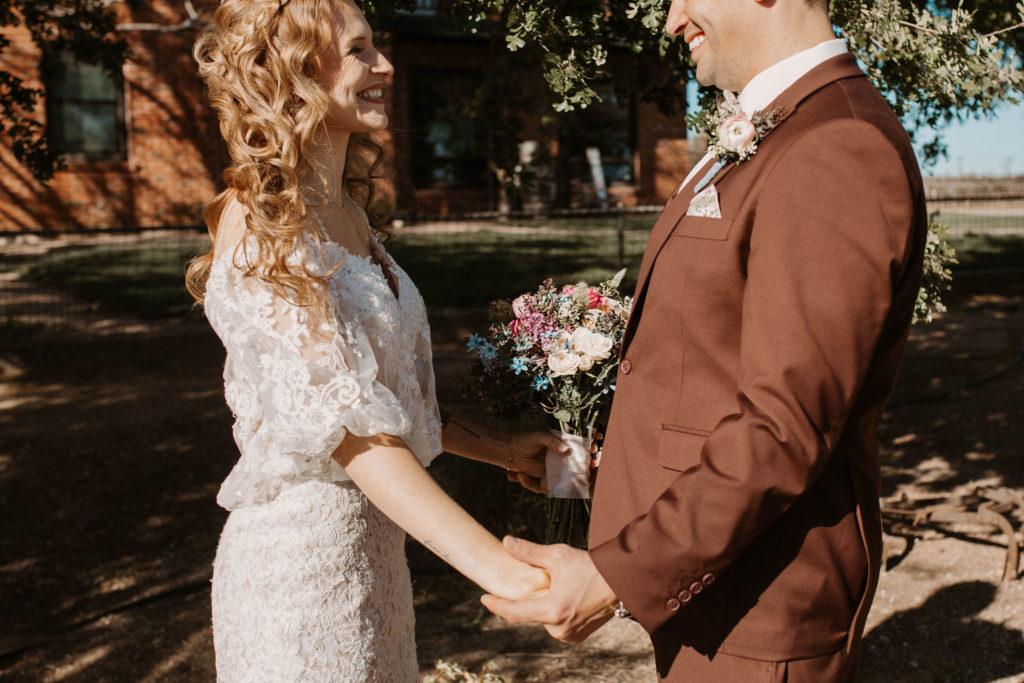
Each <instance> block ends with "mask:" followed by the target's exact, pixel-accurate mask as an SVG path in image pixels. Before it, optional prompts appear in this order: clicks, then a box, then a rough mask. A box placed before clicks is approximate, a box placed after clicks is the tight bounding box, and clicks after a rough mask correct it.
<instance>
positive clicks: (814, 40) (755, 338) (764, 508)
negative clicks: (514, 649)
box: [483, 0, 926, 682]
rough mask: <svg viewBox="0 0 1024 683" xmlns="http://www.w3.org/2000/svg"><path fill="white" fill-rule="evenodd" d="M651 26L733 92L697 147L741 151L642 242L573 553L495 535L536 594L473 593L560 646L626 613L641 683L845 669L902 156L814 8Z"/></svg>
mask: <svg viewBox="0 0 1024 683" xmlns="http://www.w3.org/2000/svg"><path fill="white" fill-rule="evenodd" d="M666 30H667V31H668V33H670V34H672V35H674V36H679V37H681V39H683V40H686V42H687V44H688V45H689V47H690V50H691V52H692V58H693V61H694V63H695V64H696V76H697V80H698V81H700V82H701V83H702V84H705V85H710V84H713V85H715V86H718V87H719V88H722V89H724V90H729V91H735V92H738V93H739V98H738V102H732V105H733V107H734V109H736V110H735V111H733V112H731V113H732V114H735V115H736V118H734V119H733V120H731V122H730V123H729V125H728V126H726V129H725V130H723V131H722V133H721V135H720V136H719V139H718V142H719V143H721V144H722V145H723V146H724V147H726V148H728V147H729V146H730V145H732V147H733V150H734V151H736V150H740V151H744V150H745V152H746V153H749V152H751V151H753V153H752V155H750V154H746V156H747V158H746V159H745V161H744V162H743V163H742V164H740V165H736V164H734V163H728V164H716V163H715V161H716V159H714V158H710V156H709V157H706V158H705V160H704V161H703V162H702V164H700V165H699V167H698V168H695V169H694V171H693V172H691V174H690V177H689V178H687V179H686V180H685V181H684V182H683V184H682V186H681V187H680V188H679V189H678V191H677V192H676V194H675V195H673V196H672V198H671V199H670V200H669V202H668V204H667V206H666V207H665V210H664V213H663V214H662V216H661V218H660V219H659V220H658V222H657V224H656V225H655V227H654V230H653V232H652V234H651V238H650V242H649V243H648V245H647V250H646V253H645V254H644V258H643V263H642V265H641V267H640V273H639V281H638V284H637V290H636V302H635V306H634V309H633V313H632V316H631V318H630V320H629V325H628V327H627V332H626V338H625V340H624V342H623V350H622V360H621V365H620V369H619V378H618V386H617V391H616V396H615V401H614V404H613V407H612V413H611V420H610V424H609V426H608V430H607V438H606V440H605V443H604V455H603V459H602V462H601V468H600V474H599V476H598V479H597V487H596V491H595V497H594V507H593V520H592V523H591V528H590V551H589V553H587V552H584V551H577V550H574V549H571V548H568V547H566V546H540V545H534V544H531V543H527V542H526V541H519V540H517V539H512V538H509V539H506V546H507V547H508V548H509V549H510V550H511V551H512V552H513V553H514V554H516V555H517V556H518V557H520V558H521V559H523V560H525V561H527V562H530V563H531V564H534V565H537V566H540V567H544V568H545V569H547V570H548V572H549V573H550V574H551V579H552V586H551V591H550V593H549V594H548V595H547V596H546V597H544V598H540V599H536V600H532V601H524V602H518V603H517V602H509V601H505V600H501V599H498V598H496V597H494V596H484V598H483V600H484V603H485V604H486V605H487V607H488V608H490V609H491V610H492V611H493V612H495V613H497V614H500V615H502V616H504V617H505V618H506V619H508V620H510V621H537V622H541V623H543V624H546V626H547V629H548V631H549V632H550V633H551V634H552V635H553V636H555V637H557V638H560V639H562V640H566V641H569V642H578V641H580V640H582V639H584V638H586V637H587V636H588V635H589V634H590V633H591V632H593V631H594V630H595V629H596V628H598V627H599V626H600V625H601V624H603V623H604V622H605V621H606V620H608V619H609V618H611V616H612V614H613V611H614V612H616V613H617V614H619V615H620V616H623V615H625V614H626V612H627V611H628V613H631V616H632V617H633V618H634V619H635V620H636V621H638V622H639V623H640V624H641V625H642V626H643V627H644V629H646V630H647V632H648V633H649V634H650V636H651V640H652V641H653V643H654V650H655V658H656V662H657V668H658V673H659V674H660V676H661V677H662V678H663V679H664V680H669V681H742V680H758V681H782V680H787V681H791V682H792V681H809V682H810V681H814V682H819V681H847V680H852V679H853V678H854V676H855V672H856V667H857V661H858V655H859V651H860V649H859V646H860V639H861V634H862V632H863V629H864V620H865V617H866V615H867V612H868V608H869V607H870V605H871V600H872V597H873V595H874V591H875V586H876V585H877V581H878V571H879V565H880V560H881V521H880V515H879V508H878V496H879V487H880V485H879V479H880V473H879V460H878V445H877V440H876V435H875V432H876V425H877V424H878V420H879V417H880V416H881V414H882V411H883V409H884V408H885V405H886V402H887V400H888V398H889V395H890V393H891V391H892V388H893V383H894V381H895V379H896V373H897V368H898V366H899V364H900V358H901V356H902V354H903V349H904V346H905V344H906V339H907V332H908V329H909V326H910V320H911V314H912V310H913V308H914V302H915V298H916V294H917V290H918V286H919V281H920V275H921V263H922V252H923V247H924V241H925V234H926V218H925V216H926V213H925V205H924V197H923V192H922V185H921V178H920V174H919V171H918V167H917V163H916V161H915V158H914V153H913V151H912V149H911V146H910V142H909V141H908V139H907V136H906V134H905V132H904V131H903V129H902V127H901V125H900V122H899V121H898V120H897V118H896V117H895V116H894V115H893V113H892V111H891V109H890V108H889V107H888V105H887V104H886V102H885V101H884V100H883V99H882V97H880V96H879V94H878V93H877V92H876V91H875V90H874V89H873V88H872V86H871V85H870V84H869V82H868V80H867V79H866V78H865V77H864V74H863V73H862V72H861V71H860V70H859V69H858V67H857V64H856V61H855V60H854V58H853V57H852V56H851V55H850V54H849V53H848V52H847V50H846V47H845V45H844V44H843V42H842V41H841V40H836V39H835V36H834V34H833V32H832V26H831V23H830V21H829V17H828V7H827V0H673V2H672V6H671V9H670V10H669V15H668V20H667V24H666ZM751 119H753V121H754V122H755V123H756V122H759V121H761V120H764V121H766V122H767V123H765V124H764V125H762V126H761V135H760V136H758V138H755V139H754V143H755V144H756V150H751V148H750V147H749V146H746V143H747V142H749V141H750V134H751V129H750V124H751ZM773 126H774V127H773ZM734 158H735V157H734Z"/></svg>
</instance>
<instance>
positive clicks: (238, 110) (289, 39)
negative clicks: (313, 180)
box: [185, 0, 391, 305]
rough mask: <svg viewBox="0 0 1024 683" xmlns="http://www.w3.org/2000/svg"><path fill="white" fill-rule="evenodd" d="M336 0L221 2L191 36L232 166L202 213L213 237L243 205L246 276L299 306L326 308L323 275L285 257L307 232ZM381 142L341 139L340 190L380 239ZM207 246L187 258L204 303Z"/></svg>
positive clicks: (383, 204) (386, 193)
mask: <svg viewBox="0 0 1024 683" xmlns="http://www.w3.org/2000/svg"><path fill="white" fill-rule="evenodd" d="M336 1H337V0H290V1H289V2H287V3H286V4H284V5H283V6H281V5H279V3H278V0H223V2H221V4H220V7H219V8H218V9H217V13H216V20H215V22H216V26H215V28H213V29H212V30H210V31H208V32H206V33H204V34H203V35H201V36H200V37H199V39H198V40H197V41H196V44H195V48H194V49H193V56H194V57H195V60H196V62H197V63H198V65H199V75H200V77H201V78H202V79H203V81H204V82H205V83H206V87H207V90H208V94H209V98H210V104H211V106H212V107H213V109H214V110H215V111H216V112H217V115H218V118H219V120H220V132H221V135H222V136H223V138H224V140H225V142H226V143H227V147H228V153H229V155H230V157H231V164H230V165H229V166H228V168H227V169H225V171H224V182H225V184H226V185H227V187H226V188H225V189H224V190H223V191H222V192H221V193H220V194H218V195H217V197H215V198H214V200H213V201H211V202H210V203H209V204H208V205H207V206H206V208H205V209H204V211H203V219H204V221H205V223H206V227H207V229H208V230H209V231H210V236H211V238H212V240H213V243H214V244H216V240H217V231H218V225H219V222H220V217H221V214H222V213H223V211H224V209H225V207H226V206H227V205H228V204H229V203H230V202H231V200H232V199H235V198H237V199H238V200H239V201H240V202H241V203H242V204H243V205H244V206H245V208H246V209H247V211H246V219H245V220H246V234H247V235H249V236H252V237H253V238H254V239H255V242H256V246H257V250H256V256H255V260H247V261H246V267H247V270H246V276H255V277H259V278H260V279H261V280H263V281H265V282H267V283H268V284H269V285H270V286H271V287H272V288H273V289H274V290H275V291H276V292H277V293H278V294H280V295H281V296H283V297H285V298H287V299H288V300H290V301H293V302H295V303H298V304H300V305H310V304H318V305H325V302H324V296H325V291H326V287H324V286H323V285H324V280H325V278H326V277H327V276H328V275H329V274H322V273H321V274H313V273H310V272H309V271H308V270H306V268H304V267H302V268H299V269H296V268H295V266H293V265H290V264H289V257H290V256H291V255H292V254H295V253H296V252H297V251H298V250H301V249H303V248H304V247H305V240H306V238H307V237H309V236H312V237H313V238H314V239H315V240H316V241H317V244H319V243H320V241H321V240H322V239H323V238H324V237H325V236H324V235H322V234H321V233H320V230H319V229H317V228H314V227H311V225H310V223H309V220H308V218H307V213H306V203H305V201H304V199H303V194H302V191H301V187H302V185H301V182H300V178H302V177H303V176H304V174H306V173H307V172H309V171H312V172H314V173H316V174H318V175H320V176H321V177H323V174H322V171H321V169H318V168H311V166H310V161H309V160H310V159H311V154H310V150H311V147H312V145H313V142H314V139H315V137H316V134H317V129H318V128H319V127H320V126H321V125H322V124H323V119H324V115H325V114H326V113H327V109H328V106H329V100H328V96H327V93H326V92H325V90H324V88H323V87H322V86H321V85H320V84H319V83H318V82H317V81H316V79H315V77H314V74H315V68H316V64H317V61H318V58H319V57H320V56H321V55H323V54H324V53H326V52H327V51H328V50H329V49H330V47H331V43H332V41H333V39H334V35H333V32H334V15H333V12H332V9H333V7H332V5H333V3H334V2H336ZM383 151H384V150H383V147H382V146H381V144H380V143H379V142H377V141H376V140H375V139H374V138H373V136H372V135H369V134H363V133H357V134H353V135H352V136H351V137H350V139H349V145H348V152H347V155H346V162H345V173H344V179H343V185H344V188H343V189H344V190H345V192H346V194H348V196H350V197H351V198H352V199H353V200H355V201H356V202H357V203H359V204H360V205H361V206H362V207H363V209H364V210H365V211H366V213H367V215H368V216H370V223H371V228H373V229H374V230H375V231H376V232H378V233H381V234H383V235H384V236H385V237H387V236H390V231H389V229H388V228H386V227H385V221H386V217H387V215H388V211H389V209H390V198H391V197H390V195H391V193H390V186H389V179H388V178H386V177H384V176H382V175H380V174H379V173H378V171H379V169H380V166H381V161H382V159H383ZM213 252H214V250H213V247H211V249H210V251H209V252H207V253H205V254H201V255H199V256H197V257H195V258H194V259H192V261H191V262H190V263H189V266H188V270H187V273H186V279H185V285H186V288H187V289H188V291H189V293H190V294H191V295H192V296H193V297H194V298H195V300H196V301H197V302H199V303H202V301H203V299H204V297H205V293H206V280H207V279H208V277H209V274H210V266H211V265H212V263H213Z"/></svg>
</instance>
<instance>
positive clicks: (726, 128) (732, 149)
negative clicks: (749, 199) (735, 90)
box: [693, 90, 786, 193]
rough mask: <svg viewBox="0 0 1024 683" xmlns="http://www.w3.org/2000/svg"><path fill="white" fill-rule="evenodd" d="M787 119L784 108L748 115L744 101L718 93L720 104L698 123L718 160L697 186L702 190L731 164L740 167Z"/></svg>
mask: <svg viewBox="0 0 1024 683" xmlns="http://www.w3.org/2000/svg"><path fill="white" fill-rule="evenodd" d="M785 118H786V115H785V113H784V112H783V110H782V109H780V108H778V107H776V108H774V109H769V110H768V111H756V112H754V114H753V115H752V116H747V115H746V114H745V113H743V110H742V109H741V108H740V100H739V98H738V97H736V95H734V94H732V93H731V92H729V91H728V90H725V91H723V92H722V94H721V95H719V96H718V106H717V107H716V108H715V109H714V111H710V112H706V113H705V114H704V115H703V116H701V117H699V118H698V123H699V124H700V125H701V127H702V128H703V129H704V130H705V131H706V133H707V136H708V151H709V152H711V153H712V154H713V155H714V156H715V157H716V159H717V161H716V162H715V164H714V165H713V166H712V167H711V170H710V171H708V173H707V175H705V176H704V177H703V178H702V179H701V181H700V182H699V183H697V186H696V187H695V188H694V189H693V191H694V193H697V192H700V191H701V190H703V189H704V188H705V187H707V185H708V183H710V182H711V181H712V180H713V179H714V177H715V176H716V175H718V172H719V171H721V170H722V169H723V168H725V167H726V166H728V165H729V164H736V165H737V166H739V165H740V164H742V163H743V162H744V161H748V160H749V159H750V158H751V157H753V156H754V154H756V153H757V146H758V145H759V144H761V141H762V140H764V137H765V136H766V135H768V133H770V132H771V131H772V129H773V128H775V127H776V126H778V125H779V124H780V123H782V121H783V119H785Z"/></svg>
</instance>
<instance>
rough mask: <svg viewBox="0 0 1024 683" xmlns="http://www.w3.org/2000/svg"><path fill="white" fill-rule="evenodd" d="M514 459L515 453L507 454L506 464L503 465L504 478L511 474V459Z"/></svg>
mask: <svg viewBox="0 0 1024 683" xmlns="http://www.w3.org/2000/svg"><path fill="white" fill-rule="evenodd" d="M514 457H516V454H515V453H509V454H508V462H507V463H505V476H506V477H507V476H508V475H510V474H512V459H513V458H514Z"/></svg>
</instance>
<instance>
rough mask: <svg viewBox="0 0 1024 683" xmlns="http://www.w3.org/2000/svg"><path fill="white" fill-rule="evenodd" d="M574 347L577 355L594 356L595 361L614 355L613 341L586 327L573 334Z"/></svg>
mask: <svg viewBox="0 0 1024 683" xmlns="http://www.w3.org/2000/svg"><path fill="white" fill-rule="evenodd" d="M572 346H573V348H574V349H576V352H577V353H580V354H583V355H586V356H593V358H594V359H595V360H599V359H602V358H607V357H608V356H610V355H611V353H612V340H611V339H609V338H608V337H606V336H604V335H603V334H601V333H599V332H593V331H591V330H588V329H587V328H585V327H579V328H577V329H576V331H575V332H573V333H572Z"/></svg>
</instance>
